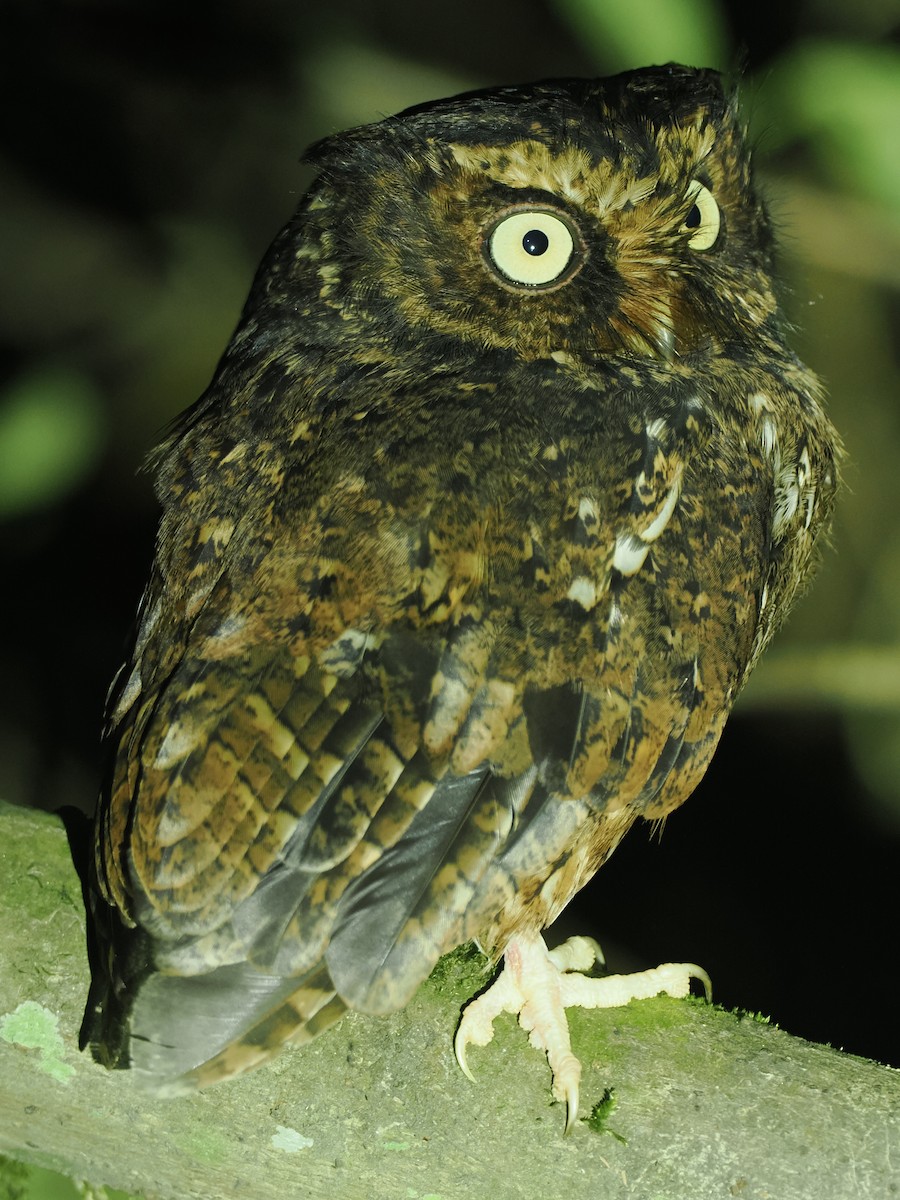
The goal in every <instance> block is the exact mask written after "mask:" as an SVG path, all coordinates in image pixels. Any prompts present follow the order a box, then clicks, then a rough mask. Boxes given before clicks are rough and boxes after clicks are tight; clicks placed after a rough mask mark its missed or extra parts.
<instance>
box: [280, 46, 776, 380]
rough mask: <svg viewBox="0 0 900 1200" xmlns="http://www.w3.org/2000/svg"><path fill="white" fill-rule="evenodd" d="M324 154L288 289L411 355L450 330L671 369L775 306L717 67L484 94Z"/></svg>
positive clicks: (283, 253) (765, 241)
mask: <svg viewBox="0 0 900 1200" xmlns="http://www.w3.org/2000/svg"><path fill="white" fill-rule="evenodd" d="M309 159H310V161H311V162H312V163H313V164H314V165H315V166H316V167H317V168H318V170H319V177H318V180H317V183H316V184H315V185H314V187H313V189H312V190H311V192H310V194H309V196H308V198H307V201H306V203H305V206H304V207H303V208H302V209H301V212H300V214H298V218H297V220H296V221H295V223H294V224H293V225H292V226H291V227H289V228H290V233H289V235H288V237H287V240H286V241H284V242H283V243H282V246H281V249H280V251H279V252H278V253H279V255H280V260H279V261H280V270H279V275H280V278H281V280H282V282H281V283H279V285H278V287H277V289H275V290H276V291H277V292H279V293H281V295H282V298H285V294H286V292H289V291H290V289H291V288H292V287H297V288H298V289H299V290H300V291H302V292H303V293H304V294H305V296H306V305H305V308H306V311H307V313H309V312H310V306H312V307H316V306H318V307H319V309H320V311H321V310H322V309H323V308H324V309H326V310H328V311H329V312H330V313H331V314H332V315H334V316H335V317H337V316H339V318H340V322H341V323H342V327H343V330H344V332H345V334H347V335H349V334H350V331H351V329H358V328H362V329H363V330H364V331H365V335H366V336H367V337H369V338H370V339H372V340H374V341H376V342H377V340H378V339H379V336H380V335H382V334H383V336H384V339H385V341H388V340H389V341H390V344H391V346H392V347H393V348H394V350H395V352H396V350H397V349H398V346H401V345H402V342H403V339H404V337H408V338H409V339H410V340H415V341H417V342H418V343H419V344H421V340H422V339H423V338H427V337H428V335H429V334H433V335H436V336H438V337H440V338H441V339H442V341H443V344H444V346H446V344H447V339H450V340H451V342H453V341H456V342H458V343H459V344H460V345H467V346H469V347H475V348H477V349H478V350H479V351H483V350H489V349H495V350H503V351H511V352H513V353H515V354H517V355H518V356H520V357H522V358H527V359H548V358H550V359H554V360H556V361H557V362H562V361H569V360H570V359H572V358H575V359H578V360H579V361H588V362H591V361H594V362H596V361H598V360H602V359H603V358H604V357H605V356H609V355H626V356H629V357H646V356H649V357H651V358H662V359H669V358H672V357H674V356H676V355H677V356H681V355H686V354H690V353H692V352H695V351H702V350H703V349H704V348H705V347H708V346H714V345H722V344H727V343H729V342H733V341H736V340H737V341H740V340H741V339H743V338H744V337H751V336H753V335H754V333H758V327H759V325H760V324H762V323H764V322H766V321H767V320H768V319H769V318H770V317H771V316H772V314H773V312H774V310H775V300H774V298H773V294H772V289H771V284H770V269H771V264H770V246H771V238H770V234H769V229H768V224H767V220H766V216H765V213H764V211H763V208H762V206H761V204H760V203H759V201H758V200H757V198H756V196H755V193H754V191H753V187H752V182H751V178H750V163H749V154H748V151H747V148H746V146H745V144H744V140H743V136H742V131H741V128H740V126H739V123H738V120H737V117H736V114H735V110H734V105H733V102H732V100H731V98H730V97H729V96H727V95H726V94H725V92H724V90H723V87H722V83H721V81H720V78H719V76H718V75H717V74H716V73H715V72H713V71H706V70H693V69H690V68H686V67H678V66H667V67H656V68H650V69H647V70H641V71H631V72H628V73H626V74H623V75H617V76H613V77H611V78H609V79H599V80H562V81H550V82H546V83H539V84H534V85H531V86H524V87H504V88H495V89H491V90H487V91H482V92H477V93H470V94H467V95H463V96H458V97H455V98H452V99H449V100H442V101H438V102H436V103H433V104H428V105H422V106H419V107H417V108H413V109H409V110H407V111H406V112H403V113H400V114H399V115H398V116H395V117H392V118H390V119H388V120H386V121H382V122H379V123H378V124H375V125H369V126H365V127H363V128H361V129H357V130H351V131H350V132H348V133H344V134H341V135H339V136H337V137H334V138H330V139H328V140H327V141H325V142H321V143H319V144H318V145H317V146H316V147H314V148H313V150H312V151H311V152H310V155H309ZM288 263H289V264H290V265H289V266H288V265H287V264H288ZM271 292H272V289H271V288H270V294H271Z"/></svg>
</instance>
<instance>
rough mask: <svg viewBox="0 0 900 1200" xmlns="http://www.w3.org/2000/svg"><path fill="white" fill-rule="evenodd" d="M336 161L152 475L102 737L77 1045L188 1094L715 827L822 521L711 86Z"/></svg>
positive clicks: (530, 102)
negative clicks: (102, 779) (628, 854)
mask: <svg viewBox="0 0 900 1200" xmlns="http://www.w3.org/2000/svg"><path fill="white" fill-rule="evenodd" d="M310 158H311V161H312V162H313V163H314V164H315V165H316V167H317V169H318V177H317V180H316V182H315V184H314V185H313V187H312V188H311V190H310V192H309V194H308V195H307V196H306V198H305V200H304V201H303V203H302V204H301V206H300V209H299V211H298V213H297V214H296V216H295V217H294V219H293V220H292V221H291V222H290V223H289V224H288V226H287V227H286V228H285V229H284V231H283V232H282V233H281V234H280V235H279V237H278V238H277V239H276V241H275V243H274V245H273V247H272V249H271V251H270V252H269V254H268V256H267V258H266V259H265V261H264V263H263V265H262V267H261V269H260V272H259V274H258V276H257V279H256V282H255V283H254V286H253V290H252V292H251V294H250V298H249V300H248V302H247V306H246V309H245V311H244V315H243V318H242V320H241V323H240V325H239V327H238V329H237V332H236V333H235V335H234V338H233V340H232V342H231V345H230V346H229V348H228V350H227V352H226V354H225V356H224V358H223V360H222V362H221V364H220V366H219V369H218V371H217V373H216V376H215V379H214V380H213V383H212V385H211V386H210V388H209V390H208V391H207V392H206V394H205V395H204V396H203V397H202V398H201V399H200V401H199V402H198V403H197V404H196V405H195V406H194V407H193V408H192V409H191V410H190V411H189V412H187V413H186V414H185V415H184V416H183V417H182V418H181V420H180V421H179V422H178V424H177V426H176V428H175V429H174V431H173V432H172V434H171V435H170V436H169V438H168V439H167V441H166V442H165V443H164V445H163V446H162V447H161V448H160V450H159V451H158V452H157V455H156V459H155V463H156V479H157V492H158V495H159V498H160V501H161V503H162V505H163V517H162V524H161V527H160V533H159V540H158V548H157V556H156V561H155V564H154V568H153V573H152V576H151V579H150V583H149V586H148V588H147V591H146V594H145V597H144V601H143V604H142V608H141V614H140V622H139V627H138V632H137V635H136V642H135V646H134V650H133V652H132V654H131V658H130V661H129V663H128V664H127V665H126V666H125V668H123V671H122V674H121V676H120V678H119V680H118V681H117V683H116V685H115V687H114V691H113V697H112V700H111V704H110V713H109V734H108V736H109V743H110V748H111V752H112V754H111V758H112V767H111V776H110V782H109V786H108V788H107V790H106V791H105V792H104V794H103V798H102V802H101V806H100V811H99V815H98V819H97V825H96V835H97V836H96V853H95V862H94V867H93V874H92V882H91V890H92V893H93V896H92V908H93V917H94V935H93V936H94V955H93V957H94V982H93V987H92V992H91V997H90V999H89V1003H88V1010H87V1014H86V1018H85V1027H84V1038H85V1040H86V1041H89V1042H90V1043H91V1045H92V1047H93V1049H94V1052H95V1054H96V1055H98V1057H100V1058H101V1059H102V1060H103V1061H106V1062H107V1063H109V1064H110V1065H117V1066H125V1065H130V1066H132V1067H134V1068H135V1069H136V1070H137V1071H138V1072H140V1073H141V1074H142V1076H144V1077H145V1078H146V1079H147V1080H148V1081H149V1082H150V1083H152V1084H153V1085H154V1086H157V1087H161V1088H162V1089H163V1090H170V1091H174V1090H178V1089H180V1088H182V1087H189V1086H198V1085H202V1084H205V1083H209V1082H212V1081H214V1080H216V1079H220V1078H225V1077H227V1076H229V1075H231V1074H234V1073H236V1072H239V1071H241V1070H244V1069H246V1068H247V1067H249V1066H252V1065H254V1064H255V1063H257V1062H260V1061H262V1060H264V1059H266V1058H268V1057H270V1056H271V1054H273V1053H274V1052H275V1051H276V1050H277V1049H278V1048H279V1047H280V1046H281V1045H282V1044H283V1043H285V1042H299V1041H304V1040H307V1039H308V1038H310V1037H311V1036H313V1035H314V1034H316V1033H317V1032H319V1031H320V1030H321V1029H323V1028H325V1027H326V1026H327V1025H329V1024H331V1023H332V1022H333V1021H334V1020H336V1019H337V1018H338V1017H339V1016H340V1014H341V1013H342V1012H344V1011H345V1010H346V1009H347V1008H353V1009H358V1010H360V1011H363V1012H368V1013H386V1012H390V1011H392V1010H395V1009H397V1008H399V1007H401V1006H402V1005H404V1004H405V1003H406V1002H407V1001H408V1000H409V999H410V997H411V996H412V995H413V993H414V991H415V990H416V988H417V987H418V985H419V984H420V983H421V981H422V980H423V979H424V978H425V977H426V976H427V975H428V973H429V971H430V970H431V968H432V967H433V966H434V964H435V962H436V961H437V959H438V958H439V957H440V955H442V954H444V953H445V952H447V951H448V950H450V949H452V948H453V947H455V946H457V945H459V944H460V943H463V942H465V941H467V940H469V939H476V940H477V941H478V942H479V944H480V945H481V946H482V947H484V949H485V950H486V951H487V952H488V954H490V955H491V956H492V957H494V958H497V957H499V956H500V955H501V954H502V953H503V952H504V950H505V949H506V948H507V946H509V945H514V944H515V943H516V940H517V939H522V941H523V944H525V943H528V942H529V940H530V941H533V940H534V938H535V936H536V935H537V934H538V933H539V931H540V930H541V929H542V928H543V927H544V926H545V925H547V924H548V923H549V922H550V921H552V920H553V919H554V918H555V917H556V916H557V914H558V913H559V912H560V910H561V909H562V908H563V907H564V905H565V904H566V903H567V902H568V900H569V899H571V897H572V896H573V894H574V893H575V892H576V891H577V890H578V889H579V888H580V887H582V886H583V885H584V884H585V883H586V882H587V880H588V879H589V878H590V877H591V875H592V874H593V873H594V872H595V871H596V870H597V868H598V867H599V866H600V865H601V864H602V863H603V861H604V860H605V859H606V858H607V857H608V855H609V854H610V853H611V851H612V850H613V849H614V848H615V846H616V844H617V843H618V841H619V840H620V838H621V837H622V835H623V834H624V833H625V831H626V830H627V829H628V827H629V826H630V825H631V824H632V823H633V822H634V821H635V820H636V819H637V818H639V817H644V818H659V817H663V816H665V815H666V814H667V813H669V812H671V810H672V809H673V808H675V807H676V806H677V805H678V804H680V803H681V802H682V801H683V800H684V799H685V797H686V796H687V795H688V794H689V793H690V792H691V790H692V789H693V788H694V787H695V785H696V784H697V782H698V780H699V779H700V777H701V775H702V774H703V772H704V770H705V769H706V766H707V764H708V762H709V759H710V756H711V755H712V753H713V750H714V748H715V745H716V742H717V740H718V738H719V735H720V733H721V730H722V725H723V722H724V721H725V718H726V716H727V714H728V711H729V709H730V708H731V705H732V703H733V701H734V699H735V696H736V695H737V692H738V690H739V688H740V687H741V684H742V683H743V681H744V679H745V678H746V676H747V673H748V671H749V670H750V668H751V667H752V665H753V663H754V662H755V661H756V658H757V656H758V655H759V653H760V651H761V650H762V649H763V647H764V645H765V644H766V642H767V641H768V639H769V637H770V635H771V633H772V631H773V629H774V627H775V626H776V625H777V624H778V622H780V621H781V619H782V618H783V617H784V615H785V613H786V612H787V610H788V609H789V607H790V605H791V603H792V602H793V600H794V597H795V595H796V593H797V591H798V589H799V588H800V587H801V586H802V585H803V583H804V581H805V579H806V577H807V575H808V573H809V571H810V568H811V565H812V563H813V558H814V547H815V543H816V541H817V538H818V536H819V534H820V532H821V530H822V528H823V527H824V526H825V525H826V524H827V521H828V517H829V514H830V511H831V506H832V496H833V492H834V488H835V478H836V474H835V456H836V441H835V435H834V432H833V430H832V428H831V426H830V424H829V422H828V420H827V418H826V417H825V415H824V414H823V410H822V407H821V394H820V388H819V385H818V383H817V381H816V379H815V377H814V376H813V375H812V374H811V373H810V372H809V371H808V370H807V369H806V368H805V367H804V366H803V365H802V364H801V363H800V362H799V361H798V360H797V359H796V358H795V357H794V355H793V354H792V353H791V351H790V350H789V349H788V348H787V346H786V345H785V342H784V340H783V337H782V333H781V327H780V323H779V318H778V312H777V305H776V300H775V296H774V294H773V288H772V282H771V277H772V264H771V248H772V246H771V242H772V239H771V235H770V230H769V225H768V222H767V218H766V216H765V213H764V210H763V207H762V205H761V203H760V202H759V200H758V198H757V196H756V192H755V190H754V185H753V182H752V178H751V175H750V167H749V158H748V153H747V149H746V147H745V144H744V141H743V137H742V133H741V129H740V126H739V124H738V121H737V118H736V115H735V111H734V107H733V103H732V101H731V100H730V99H729V98H728V97H727V96H725V95H724V94H723V91H722V87H721V84H720V81H719V78H718V76H717V75H716V74H715V73H713V72H709V71H694V70H690V69H687V68H681V67H674V66H672V67H664V68H653V69H649V70H647V71H638V72H631V73H628V74H626V75H621V76H616V77H614V78H611V79H605V80H603V79H601V80H593V81H579V80H569V81H562V82H559V83H547V84H537V85H533V86H529V87H521V88H502V89H496V90H493V91H488V92H483V93H479V94H474V95H469V96H464V97H459V98H456V99H451V100H446V101H441V102H438V103H436V104H433V105H426V106H423V107H421V108H418V109H413V110H410V111H409V112H407V113H403V114H400V116H398V117H395V118H392V119H390V120H387V121H383V122H381V123H379V124H377V125H372V126H367V127H365V128H363V129H358V130H354V131H351V132H349V133H346V134H343V135H340V136H338V137H335V138H332V139H330V140H328V141H326V142H324V143H322V144H320V145H319V146H318V147H316V148H315V149H314V150H313V151H312V153H311V156H310ZM517 222H518V223H517ZM545 243H546V244H545ZM482 1040H483V1039H482ZM551 1061H552V1059H551ZM575 1103H576V1106H577V1098H576V1101H575Z"/></svg>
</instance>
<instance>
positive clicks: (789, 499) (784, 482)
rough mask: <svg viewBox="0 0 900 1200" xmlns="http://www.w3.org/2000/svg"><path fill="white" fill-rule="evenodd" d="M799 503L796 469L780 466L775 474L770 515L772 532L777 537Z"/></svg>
mask: <svg viewBox="0 0 900 1200" xmlns="http://www.w3.org/2000/svg"><path fill="white" fill-rule="evenodd" d="M799 503H800V489H799V487H798V486H797V471H796V468H795V467H793V466H790V465H788V466H786V467H781V468H780V469H779V470H778V471H777V473H776V476H775V513H774V516H773V517H772V534H773V536H774V537H776V538H779V537H781V535H782V534H783V533H784V530H785V528H786V526H787V524H788V522H789V521H790V520H791V518H792V517H793V515H794V513H795V512H796V511H797V505H798V504H799Z"/></svg>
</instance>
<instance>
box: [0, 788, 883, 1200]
mask: <svg viewBox="0 0 900 1200" xmlns="http://www.w3.org/2000/svg"><path fill="white" fill-rule="evenodd" d="M0 964H2V969H0V1152H2V1153H4V1154H7V1155H9V1156H11V1157H12V1158H16V1159H19V1160H22V1161H25V1162H29V1163H34V1164H38V1165H40V1166H45V1167H50V1168H53V1169H55V1170H58V1171H62V1172H64V1173H65V1174H67V1175H69V1176H72V1177H74V1178H77V1179H85V1180H88V1181H90V1182H91V1183H92V1184H94V1185H101V1184H107V1185H112V1186H114V1187H117V1188H121V1189H123V1190H126V1191H130V1192H137V1193H143V1194H145V1195H146V1196H150V1197H160V1198H163V1197H165V1198H169V1197H171V1198H176V1197H177V1198H178V1200H183V1198H186V1197H194V1196H196V1197H203V1198H204V1200H209V1198H216V1197H242V1198H247V1197H249V1198H250V1200H269V1198H270V1197H271V1198H272V1200H274V1198H275V1197H278V1198H279V1200H282V1198H283V1197H291V1198H298V1200H299V1198H307V1197H308V1198H310V1200H313V1198H315V1200H318V1198H320V1197H321V1198H324V1197H329V1198H338V1200H381V1198H382V1197H384V1198H391V1200H393V1198H395V1197H397V1198H403V1200H406V1198H408V1200H469V1198H472V1200H513V1198H519V1197H522V1198H525V1197H528V1198H529V1200H531V1198H540V1200H554V1198H556V1197H565V1198H566V1200H582V1198H584V1200H588V1198H590V1200H597V1198H598V1197H603V1198H604V1200H605V1198H610V1200H619V1198H620V1197H633V1198H640V1200H656V1198H659V1200H682V1198H684V1200H726V1198H728V1197H733V1196H734V1197H741V1198H742V1200H864V1198H865V1200H868V1198H872V1200H887V1198H888V1197H890V1196H892V1195H894V1194H900V1072H896V1071H892V1070H889V1069H888V1068H886V1067H881V1066H878V1065H876V1064H875V1063H871V1062H866V1061H864V1060H862V1059H858V1058H853V1057H851V1056H849V1055H844V1054H841V1053H839V1052H837V1051H835V1050H832V1049H829V1048H827V1047H823V1046H815V1045H811V1044H809V1043H807V1042H803V1041H801V1040H799V1039H797V1038H793V1037H791V1036H789V1035H788V1034H786V1033H784V1032H782V1031H781V1030H779V1029H777V1028H775V1027H773V1026H771V1025H768V1024H765V1023H763V1022H761V1021H759V1020H757V1019H754V1018H752V1017H748V1016H743V1017H741V1016H739V1015H736V1014H734V1013H728V1012H723V1011H721V1010H719V1009H715V1008H712V1007H708V1006H706V1005H705V1004H703V1003H702V1002H700V1001H677V1000H672V999H669V998H666V997H659V998H657V999H655V1000H647V1001H640V1002H636V1003H633V1004H631V1005H629V1006H628V1007H627V1008H623V1009H618V1010H608V1011H605V1012H581V1011H577V1010H573V1011H571V1013H570V1025H571V1029H572V1038H573V1045H574V1049H575V1052H576V1053H577V1054H578V1055H579V1057H580V1058H581V1060H582V1062H583V1064H584V1078H583V1082H582V1113H583V1115H588V1114H589V1113H590V1111H591V1108H592V1106H593V1105H595V1104H596V1103H598V1102H599V1101H600V1100H601V1099H602V1097H603V1096H604V1094H605V1093H606V1091H607V1089H612V1093H613V1098H614V1104H613V1106H612V1109H611V1111H609V1108H610V1106H609V1105H607V1110H606V1115H605V1118H601V1119H600V1120H598V1121H597V1122H595V1124H596V1125H599V1126H600V1128H591V1126H590V1124H589V1123H588V1122H586V1121H582V1122H580V1123H579V1126H578V1127H577V1128H576V1130H575V1131H574V1133H573V1134H572V1135H571V1136H569V1137H563V1124H564V1118H565V1114H564V1111H563V1109H562V1107H561V1106H560V1105H556V1104H552V1103H551V1101H550V1093H549V1073H548V1070H547V1064H546V1061H545V1060H544V1058H543V1057H542V1056H541V1055H539V1054H538V1053H536V1052H535V1051H534V1050H533V1049H531V1048H530V1047H529V1046H528V1043H527V1038H526V1037H525V1035H524V1034H523V1033H522V1031H521V1030H520V1029H519V1028H518V1026H517V1025H516V1023H515V1021H514V1020H513V1018H511V1017H504V1018H501V1019H500V1020H499V1021H498V1022H497V1026H496V1028H497V1036H496V1038H495V1040H494V1041H493V1042H492V1043H491V1044H490V1045H489V1046H487V1047H485V1048H484V1049H479V1048H477V1047H472V1048H471V1050H470V1053H469V1062H470V1066H471V1067H472V1068H473V1070H474V1072H475V1075H476V1078H477V1083H476V1084H472V1083H470V1082H469V1081H468V1080H466V1079H465V1078H464V1077H463V1075H462V1073H461V1072H460V1071H459V1069H458V1068H457V1066H456V1064H455V1061H454V1059H453V1053H452V1037H453V1032H454V1028H455V1025H456V1021H457V1019H458V1015H459V1010H460V1006H461V1005H462V1004H463V1003H464V1002H465V1001H466V999H468V997H469V996H470V995H471V994H472V993H473V992H474V991H477V990H478V989H479V988H480V987H481V986H483V984H484V982H485V977H484V975H483V973H482V967H481V960H480V959H479V958H478V957H477V956H474V955H473V954H472V953H467V952H465V951H460V952H457V954H455V955H452V956H450V957H449V958H448V959H446V960H444V961H443V962H442V963H441V964H439V966H438V969H437V970H436V971H435V973H434V975H433V976H432V978H431V979H430V980H429V981H428V983H427V984H425V985H424V986H423V987H422V988H421V989H420V991H419V994H418V995H417V996H416V998H415V1000H414V1001H413V1003H412V1004H410V1005H409V1006H408V1008H406V1009H405V1010H404V1011H403V1012H401V1013H398V1014H396V1015H395V1016H393V1017H389V1018H366V1017H361V1016H358V1015H350V1016H348V1017H347V1018H345V1019H344V1020H343V1021H342V1022H341V1023H340V1024H339V1025H338V1026H337V1027H336V1028H335V1029H333V1030H330V1031H329V1032H328V1033H326V1034H325V1035H324V1036H323V1037H321V1038H320V1039H319V1040H318V1041H317V1042H315V1043H313V1044H312V1045H311V1046H307V1047H304V1048H302V1049H298V1050H287V1051H285V1052H284V1053H283V1054H282V1055H281V1056H280V1058H278V1059H277V1060H276V1061H275V1062H274V1063H273V1064H272V1065H270V1066H268V1067H265V1068H263V1069H262V1070H260V1071H258V1072H256V1073H255V1074H253V1075H250V1076H247V1077H245V1078H242V1079H239V1080H236V1081H234V1082H231V1083H227V1084H224V1085H221V1086H219V1087H218V1088H214V1089H211V1090H210V1091H208V1092H205V1093H202V1094H198V1095H194V1096H189V1097H186V1098H182V1099H179V1100H174V1101H161V1100H155V1099H153V1098H150V1097H148V1096H146V1095H144V1094H142V1093H141V1092H139V1091H138V1090H136V1088H135V1087H134V1084H133V1082H132V1080H131V1078H130V1076H129V1074H128V1073H127V1072H115V1073H108V1072H107V1071H105V1070H104V1069H102V1068H101V1067H99V1066H97V1065H96V1064H95V1063H93V1062H92V1061H91V1060H90V1058H89V1056H87V1055H83V1054H79V1052H78V1049H77V1034H78V1025H79V1021H80V1017H81V1007H82V1004H83V1001H84V996H85V993H86V988H87V965H86V959H85V952H84V912H83V909H82V903H81V895H80V890H79V886H78V882H77V879H76V876H75V873H74V871H73V869H72V867H71V865H70V863H69V857H68V850H67V846H66V841H65V836H64V833H63V830H62V828H61V826H60V825H59V824H58V823H57V821H56V820H55V819H54V818H52V817H48V816H46V815H44V814H40V813H35V812H29V811H24V810H20V809H13V808H9V807H6V806H4V807H0ZM822 986H823V988H824V987H841V986H847V987H848V989H849V988H850V987H851V986H852V987H854V990H855V992H856V994H857V1001H855V1002H858V1003H860V1005H861V1006H864V1003H865V1001H864V988H863V987H862V986H861V985H860V984H859V982H858V980H857V981H854V980H852V979H851V978H849V977H848V978H847V979H846V981H845V980H844V979H842V978H841V977H840V976H839V975H838V974H837V972H836V971H831V972H830V973H829V972H827V971H826V970H824V969H823V979H822ZM849 1002H850V999H849V995H848V1003H849ZM0 1191H2V1180H0Z"/></svg>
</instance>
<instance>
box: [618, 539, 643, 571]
mask: <svg viewBox="0 0 900 1200" xmlns="http://www.w3.org/2000/svg"><path fill="white" fill-rule="evenodd" d="M649 551H650V544H649V543H648V542H645V541H644V540H643V538H639V537H635V536H634V534H633V533H620V534H619V535H618V536H617V537H616V549H615V553H614V554H613V567H614V568H615V569H616V570H617V571H618V572H619V574H620V575H634V574H635V573H636V572H637V571H639V570H640V569H641V567H642V566H643V565H644V559H645V558H646V557H647V554H648V553H649Z"/></svg>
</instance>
